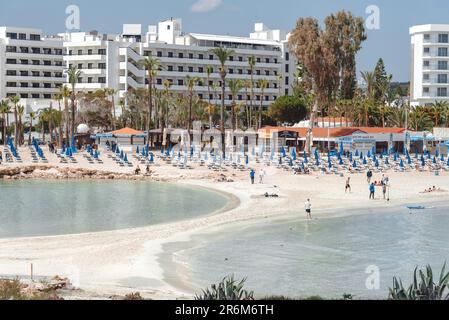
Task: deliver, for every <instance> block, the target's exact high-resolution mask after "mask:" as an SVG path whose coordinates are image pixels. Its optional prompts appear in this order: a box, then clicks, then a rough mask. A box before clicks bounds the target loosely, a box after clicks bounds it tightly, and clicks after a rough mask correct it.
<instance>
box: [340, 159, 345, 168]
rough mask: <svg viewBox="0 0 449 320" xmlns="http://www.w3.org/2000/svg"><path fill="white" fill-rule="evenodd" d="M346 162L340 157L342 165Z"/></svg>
mask: <svg viewBox="0 0 449 320" xmlns="http://www.w3.org/2000/svg"><path fill="white" fill-rule="evenodd" d="M343 164H344V162H343V159H342V158H340V165H341V166H342V165H343Z"/></svg>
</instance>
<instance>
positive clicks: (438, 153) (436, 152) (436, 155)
mask: <svg viewBox="0 0 449 320" xmlns="http://www.w3.org/2000/svg"><path fill="white" fill-rule="evenodd" d="M439 156H440V152H439V151H438V149H436V150H435V157H437V158H438V157H439Z"/></svg>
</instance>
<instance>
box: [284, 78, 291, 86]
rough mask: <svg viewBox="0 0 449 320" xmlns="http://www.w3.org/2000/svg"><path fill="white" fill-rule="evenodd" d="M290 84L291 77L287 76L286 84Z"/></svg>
mask: <svg viewBox="0 0 449 320" xmlns="http://www.w3.org/2000/svg"><path fill="white" fill-rule="evenodd" d="M289 84H290V78H289V77H285V85H286V86H288V85H289Z"/></svg>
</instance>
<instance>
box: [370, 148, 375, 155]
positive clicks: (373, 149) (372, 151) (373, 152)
mask: <svg viewBox="0 0 449 320" xmlns="http://www.w3.org/2000/svg"><path fill="white" fill-rule="evenodd" d="M371 153H372V154H373V155H375V154H376V147H372V149H371Z"/></svg>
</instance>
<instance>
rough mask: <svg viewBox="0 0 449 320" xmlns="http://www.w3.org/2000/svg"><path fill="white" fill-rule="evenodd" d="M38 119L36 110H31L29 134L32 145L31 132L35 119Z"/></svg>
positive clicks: (29, 141)
mask: <svg viewBox="0 0 449 320" xmlns="http://www.w3.org/2000/svg"><path fill="white" fill-rule="evenodd" d="M34 119H36V112H34V111H32V112H30V132H29V135H28V144H29V145H30V146H31V132H32V131H33V120H34Z"/></svg>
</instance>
